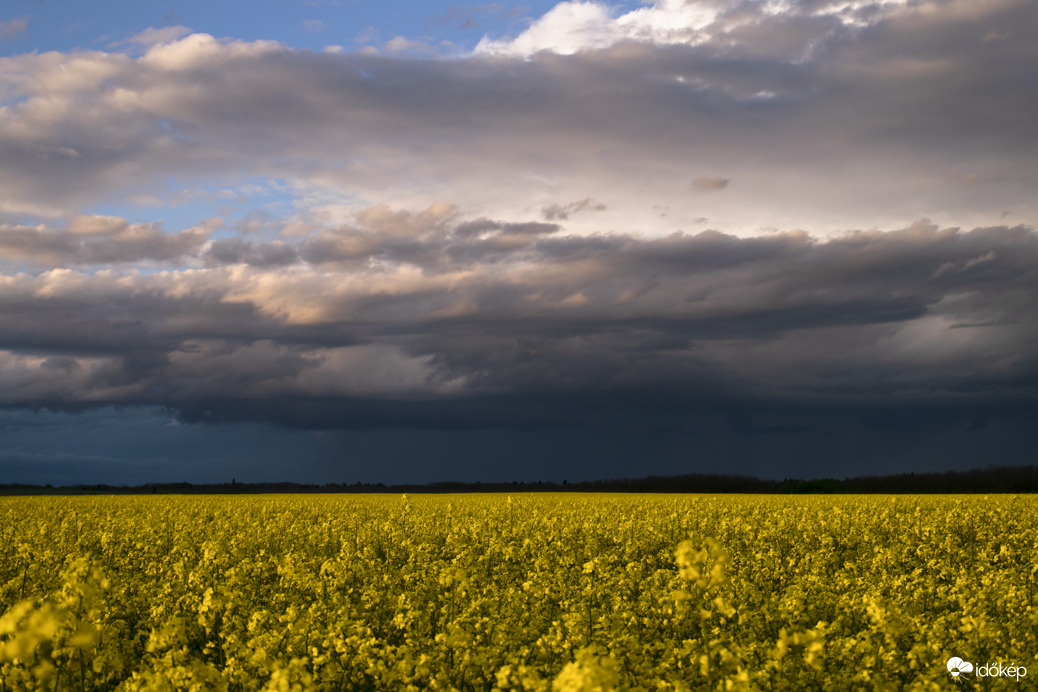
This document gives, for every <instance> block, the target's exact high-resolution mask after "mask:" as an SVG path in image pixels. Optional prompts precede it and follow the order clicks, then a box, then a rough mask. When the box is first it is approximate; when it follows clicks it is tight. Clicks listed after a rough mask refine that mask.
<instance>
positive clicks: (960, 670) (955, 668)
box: [948, 656, 973, 682]
mask: <svg viewBox="0 0 1038 692" xmlns="http://www.w3.org/2000/svg"><path fill="white" fill-rule="evenodd" d="M948 672H949V673H951V676H952V677H953V678H955V679H956V680H957V681H960V682H961V678H960V677H959V676H960V675H964V674H966V673H972V672H973V664H972V663H970V662H969V661H963V660H962V659H961V658H959V657H958V656H952V657H951V658H949V659H948Z"/></svg>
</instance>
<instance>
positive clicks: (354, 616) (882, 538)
mask: <svg viewBox="0 0 1038 692" xmlns="http://www.w3.org/2000/svg"><path fill="white" fill-rule="evenodd" d="M1036 510H1038V501H1036V500H1035V498H1032V497H1029V496H1027V497H1025V496H988V497H979V496H810V497H793V496H747V495H610V494H577V493H572V494H521V495H513V496H506V495H419V496H400V495H281V496H270V495H268V496H151V497H148V496H92V497H11V498H0V690H4V691H7V690H19V691H20V690H125V691H127V692H129V691H132V690H228V691H230V690H271V691H273V690H425V689H433V690H452V689H456V690H510V689H517V690H613V689H618V690H811V689H817V690H917V689H918V690H949V689H958V688H960V687H961V688H963V689H968V688H973V689H1026V688H1028V686H1029V685H1028V678H1034V677H1038V661H1036V657H1038V611H1036V609H1035V607H1034V601H1035V591H1036V589H1035V583H1034V582H1035V578H1036V570H1038V561H1036V559H1035V548H1036V538H1038V535H1036V523H1038V518H1036V517H1038V512H1036ZM995 666H998V667H997V668H996V667H995ZM1021 672H1022V675H1021Z"/></svg>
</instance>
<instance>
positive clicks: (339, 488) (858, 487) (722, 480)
mask: <svg viewBox="0 0 1038 692" xmlns="http://www.w3.org/2000/svg"><path fill="white" fill-rule="evenodd" d="M505 492H507V493H529V492H556V493H557V492H584V493H586V492H601V493H606V492H608V493H767V494H848V493H873V494H875V493H1034V492H1038V467H1035V466H989V467H987V468H982V469H973V470H970V471H945V472H943V473H902V474H897V475H887V476H861V477H858V478H845V479H836V478H816V479H810V480H803V479H794V478H787V479H785V480H781V481H780V480H767V479H762V478H753V477H751V476H734V475H726V474H687V475H681V476H647V477H644V478H617V479H609V480H597V481H582V482H578V483H569V482H567V481H562V483H554V482H549V481H537V482H530V481H523V482H520V481H513V482H511V483H481V482H479V481H476V482H472V483H470V482H461V481H458V482H439V483H426V484H421V485H416V484H406V485H385V484H383V483H374V484H372V483H360V482H357V483H353V484H343V483H327V484H324V485H313V484H305V483H289V482H283V483H239V482H237V481H236V480H235V481H232V482H230V483H203V484H197V483H145V484H143V485H134V486H126V485H103V484H102V485H67V486H58V487H54V486H51V485H27V484H21V483H11V484H0V495H92V494H104V495H120V494H132V495H141V494H187V495H207V494H209V495H212V494H249V493H505Z"/></svg>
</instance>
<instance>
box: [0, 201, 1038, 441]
mask: <svg viewBox="0 0 1038 692" xmlns="http://www.w3.org/2000/svg"><path fill="white" fill-rule="evenodd" d="M434 216H435V215H434ZM394 218H395V219H396V222H397V223H402V222H403V221H408V220H409V219H411V218H412V217H411V216H406V217H404V216H397V217H394ZM427 218H431V217H427ZM383 221H384V219H383ZM465 223H466V222H462V223H461V224H460V225H453V226H452V225H450V224H446V225H442V224H441V225H436V224H434V225H433V227H432V229H431V230H429V231H428V232H427V234H425V235H423V234H421V233H420V234H419V235H418V236H417V237H415V236H404V235H401V236H399V237H397V238H388V239H387V238H386V237H385V236H379V239H380V240H381V244H376V245H374V246H372V247H368V248H366V249H363V250H357V252H356V253H355V254H354V255H352V256H351V257H352V259H353V260H354V263H353V264H350V265H343V266H341V267H340V266H338V265H327V268H325V269H320V270H318V269H315V268H313V267H311V266H309V265H308V264H306V263H305V262H301V261H297V262H295V263H293V264H287V263H285V264H282V262H281V261H278V262H269V261H268V262H266V263H262V262H259V263H258V262H255V261H253V262H249V261H248V257H249V256H250V253H254V252H256V251H257V248H259V247H261V246H253V245H250V244H248V243H224V244H222V245H218V244H217V243H213V245H212V247H211V248H210V250H209V253H210V257H209V259H210V260H211V261H216V260H217V259H218V260H219V261H221V262H230V263H232V264H233V266H230V267H227V268H211V269H198V270H190V271H184V272H179V273H167V274H152V275H139V276H123V275H118V274H114V273H109V274H106V273H99V274H94V275H88V274H82V273H77V272H72V271H68V270H55V271H50V272H44V273H42V274H39V275H36V276H29V275H24V274H23V275H19V276H15V277H5V278H3V279H2V281H0V324H2V327H3V328H2V329H0V360H2V361H3V362H0V369H2V371H3V372H4V373H5V378H6V386H5V387H4V403H8V404H12V405H43V404H46V405H51V404H53V405H56V406H60V405H82V404H84V403H86V404H100V403H105V402H110V403H126V404H135V403H140V404H158V405H169V406H173V407H183V410H184V411H185V414H184V415H185V416H187V418H188V419H190V420H203V419H206V416H209V417H210V418H212V419H213V420H219V419H221V417H228V418H235V417H240V416H246V413H247V412H248V411H252V412H253V414H254V415H255V416H257V417H260V418H263V419H264V420H267V419H270V420H275V419H277V418H278V414H277V412H278V411H282V412H283V413H282V414H281V415H282V417H283V420H284V422H286V423H290V424H292V425H299V426H305V425H306V422H305V421H306V420H307V419H308V418H310V417H312V420H313V423H312V424H313V425H314V426H315V427H328V426H331V425H333V421H335V420H337V419H341V420H342V421H343V422H342V424H343V425H354V426H355V425H357V424H358V423H357V421H358V420H361V419H363V420H366V421H368V423H366V425H373V426H374V425H376V424H377V423H376V421H379V420H381V421H391V420H393V416H394V415H397V414H393V413H392V412H394V411H396V412H398V414H399V416H400V419H399V420H406V421H408V424H410V425H418V424H419V423H418V421H419V419H421V418H422V417H423V416H426V417H427V424H428V425H429V426H433V427H435V426H436V425H441V424H442V425H448V424H450V425H461V424H462V421H464V420H465V419H466V417H469V419H470V420H471V421H472V424H473V425H476V422H477V421H480V420H482V421H485V420H486V419H487V416H490V413H489V412H490V411H494V410H496V411H498V412H502V411H505V410H507V411H508V416H513V417H515V421H516V425H520V422H519V421H521V420H527V421H529V420H539V418H538V417H537V416H533V414H532V413H530V412H527V413H523V410H524V407H525V406H526V405H527V402H530V401H533V400H535V399H537V398H538V397H540V398H543V397H554V396H559V395H561V394H563V393H566V394H567V395H570V396H574V397H578V398H580V397H584V398H587V397H591V398H593V397H595V396H598V395H604V394H610V395H611V396H617V397H621V395H625V394H624V393H627V394H629V395H630V396H632V397H635V398H637V397H642V398H645V397H648V399H652V398H653V397H662V398H663V399H665V400H675V401H686V402H689V401H706V400H717V401H720V400H728V401H732V400H746V401H750V400H754V399H768V400H788V401H822V400H833V401H842V402H859V403H860V402H874V401H878V400H889V401H895V400H897V401H902V402H912V403H921V402H922V403H925V402H930V403H933V402H939V401H943V402H949V401H953V400H955V399H956V398H957V397H960V398H961V397H966V398H967V399H969V400H976V401H988V402H990V401H1003V400H1008V399H1011V398H1013V397H1021V396H1022V397H1025V398H1031V397H1034V395H1035V393H1036V390H1038V357H1036V356H1035V355H1034V354H1035V353H1038V349H1036V348H1035V344H1036V341H1038V322H1036V320H1035V318H1034V310H1033V304H1034V300H1035V298H1036V297H1038V283H1036V280H1035V275H1034V271H1033V267H1034V266H1035V263H1036V262H1038V236H1036V234H1035V233H1034V232H1033V231H1032V230H1031V229H1029V228H1025V227H990V228H979V229H975V230H973V231H969V232H964V231H959V230H957V229H940V228H937V227H935V226H934V225H932V224H929V223H927V222H918V223H916V224H914V225H913V226H912V227H909V228H907V229H903V230H900V231H894V232H885V233H882V232H875V231H872V232H858V233H851V234H846V235H844V236H841V237H838V238H834V239H831V240H828V241H824V242H823V241H820V240H818V239H814V238H811V237H810V236H807V235H806V234H803V233H785V234H774V235H771V236H762V237H758V238H748V239H739V238H736V237H734V236H727V235H724V234H721V233H718V232H715V231H708V232H704V233H700V234H697V235H684V234H675V235H672V236H669V237H664V238H659V239H639V238H635V237H632V236H625V235H618V234H612V235H599V236H559V235H558V234H557V233H552V234H548V235H544V234H542V233H534V234H532V235H530V236H529V237H524V241H523V242H522V243H518V244H515V245H511V246H510V245H508V244H504V245H496V246H494V251H493V252H492V253H491V252H483V253H481V252H480V251H479V250H480V248H482V247H483V246H485V245H487V244H488V243H492V242H493V240H494V238H495V237H496V234H506V233H507V234H510V235H516V236H523V234H522V233H518V234H516V233H514V232H510V231H508V227H509V224H504V223H497V222H488V221H486V220H477V221H475V222H469V223H470V224H475V225H474V226H467V227H466V226H465ZM519 225H520V226H522V224H519ZM477 226H479V227H484V228H485V229H487V230H488V231H490V234H489V235H488V236H486V237H484V234H483V233H481V235H478V236H477V235H474V234H472V233H468V232H462V233H460V234H459V233H457V232H456V229H457V228H470V229H471V228H474V227H477ZM416 228H418V227H412V230H415V229H416ZM362 230H363V229H361V231H362ZM361 231H358V232H361ZM405 241H406V242H411V243H413V244H414V247H416V248H419V249H417V250H416V249H413V248H412V250H411V251H408V252H405V251H402V250H401V248H400V246H398V245H395V244H394V243H403V242H405ZM279 247H281V246H279ZM284 247H288V246H284ZM308 247H309V251H312V250H313V247H312V246H308ZM214 248H215V250H214ZM289 249H291V248H289ZM466 253H467V254H466ZM300 256H302V257H304V258H306V257H307V251H306V250H304V252H302V253H301V255H300ZM285 257H288V258H292V257H295V255H291V254H290V253H287V252H286V254H285ZM285 261H286V262H288V261H290V260H285ZM372 262H375V263H374V264H372ZM326 264H327V262H325V263H324V264H320V265H319V266H326ZM491 396H492V397H496V398H495V399H494V401H498V402H502V403H498V404H495V405H494V406H490V407H488V408H487V409H486V411H487V412H488V413H487V414H486V415H482V414H477V413H476V412H477V411H479V410H481V407H483V404H481V403H479V402H480V401H481V400H484V399H486V397H491ZM621 398H622V397H621ZM372 401H378V402H380V403H379V404H378V405H377V406H376V405H372V404H371V403H370V402H372ZM246 402H248V403H246ZM285 402H291V405H288V404H286V403H285ZM408 402H410V403H408ZM423 402H424V403H423ZM542 405H543V402H542V404H538V406H542ZM535 408H536V407H535ZM289 409H290V410H291V411H292V412H294V413H290V412H289ZM364 409H368V410H370V411H371V412H372V413H371V416H368V417H366V418H365V417H364V416H363V415H361V414H360V413H359V411H361V410H364ZM192 411H193V412H195V413H190V412H192ZM198 411H210V413H209V414H205V415H203V414H201V413H198ZM358 416H359V418H358ZM508 416H506V415H504V414H501V415H496V416H490V417H491V418H493V419H494V420H497V421H503V420H505V419H506V418H507V417H508ZM531 416H532V418H531ZM246 417H247V416H246ZM337 417H338V418H337ZM549 418H551V419H552V420H554V418H553V417H549ZM560 420H561V418H560ZM348 421H353V422H352V423H349V422H348ZM451 421H453V422H451ZM398 422H399V421H398ZM542 422H543V421H542ZM385 424H389V423H385ZM480 425H482V423H481V424H480ZM747 425H748V427H747V426H743V427H742V428H740V429H741V430H746V431H754V430H756V431H757V432H760V433H765V432H769V431H770V432H776V433H783V434H785V433H790V434H792V433H794V432H796V431H797V430H799V428H797V427H796V426H797V425H800V423H796V424H790V425H792V426H793V427H788V426H787V427H782V425H779V426H778V427H773V428H769V427H768V426H767V425H763V426H756V427H754V425H749V424H747ZM783 425H784V424H783Z"/></svg>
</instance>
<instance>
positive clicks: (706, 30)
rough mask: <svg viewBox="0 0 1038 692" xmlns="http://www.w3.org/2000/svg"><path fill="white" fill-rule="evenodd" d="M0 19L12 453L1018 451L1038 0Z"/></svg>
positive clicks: (1033, 345)
mask: <svg viewBox="0 0 1038 692" xmlns="http://www.w3.org/2000/svg"><path fill="white" fill-rule="evenodd" d="M0 13H2V14H0V483H4V482H7V483H10V482H20V483H52V484H76V483H111V484H137V483H145V482H171V481H189V482H221V481H229V480H230V479H231V478H235V479H236V480H238V481H253V482H260V481H280V480H287V481H296V482H305V483H340V482H341V483H354V482H357V481H362V482H385V483H413V482H431V481H443V480H467V481H476V480H480V481H512V480H520V481H531V480H532V481H536V480H552V481H561V480H563V479H568V480H570V481H577V480H587V479H597V478H620V477H628V478H629V477H640V476H646V475H670V474H686V473H736V474H747V475H755V476H759V477H765V478H788V477H821V476H828V477H837V478H842V477H849V476H860V475H872V474H886V473H900V472H924V471H943V470H961V469H967V468H976V467H980V466H986V465H989V464H1005V465H1015V464H1030V463H1036V462H1038V458H1036V456H1038V454H1036V452H1035V450H1038V433H1036V432H1035V430H1036V429H1038V426H1035V425H1034V420H1035V418H1036V414H1038V310H1036V309H1035V308H1034V305H1035V300H1036V298H1038V271H1036V267H1038V235H1036V231H1035V227H1036V223H1038V194H1036V193H1038V69H1036V66H1038V36H1036V35H1035V34H1036V29H1038V4H1036V3H1034V2H1033V1H1031V0H985V1H983V2H978V1H977V0H872V1H870V0H800V1H794V0H725V1H723V2H722V1H715V0H692V1H690V2H684V1H683V0H658V1H657V2H645V3H640V2H628V3H601V2H561V3H557V4H555V3H552V2H539V1H538V2H523V3H521V4H509V3H489V4H482V5H457V4H452V3H447V2H436V1H424V0H423V1H422V2H369V1H368V0H342V1H338V2H337V1H334V0H311V1H306V2H303V1H301V0H300V1H297V0H267V1H265V2H249V3H242V2H222V3H209V2H195V1H186V2H172V3H170V2H168V1H161V2H160V1H158V0H145V1H139V2H128V1H124V0H98V1H97V2H92V3H75V2H67V1H65V2H59V1H55V0H9V1H7V2H5V3H3V5H2V6H0Z"/></svg>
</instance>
